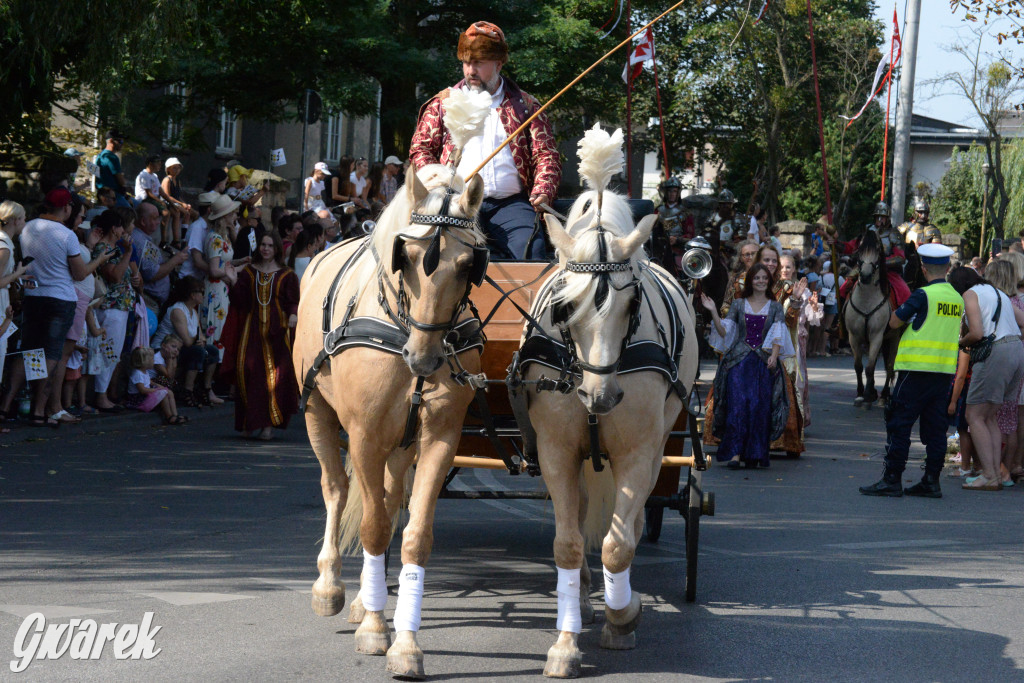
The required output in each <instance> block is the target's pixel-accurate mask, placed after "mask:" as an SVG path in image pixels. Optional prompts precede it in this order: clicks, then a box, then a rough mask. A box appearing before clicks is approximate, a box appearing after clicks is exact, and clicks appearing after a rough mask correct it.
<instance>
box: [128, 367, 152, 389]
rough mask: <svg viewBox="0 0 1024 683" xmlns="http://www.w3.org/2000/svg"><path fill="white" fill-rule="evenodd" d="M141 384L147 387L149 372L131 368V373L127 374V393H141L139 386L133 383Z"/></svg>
mask: <svg viewBox="0 0 1024 683" xmlns="http://www.w3.org/2000/svg"><path fill="white" fill-rule="evenodd" d="M137 384H141V385H142V386H144V387H146V388H147V389H149V373H148V372H146V371H145V370H139V369H137V368H132V371H131V374H130V375H128V393H129V394H138V393H141V392H140V391H139V388H138V387H137V386H135V385H137Z"/></svg>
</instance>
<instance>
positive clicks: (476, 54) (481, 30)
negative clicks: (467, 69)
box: [458, 21, 508, 64]
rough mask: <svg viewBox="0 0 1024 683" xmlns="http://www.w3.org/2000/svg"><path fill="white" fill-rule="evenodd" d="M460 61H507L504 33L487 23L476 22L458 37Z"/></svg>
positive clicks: (506, 45) (506, 44)
mask: <svg viewBox="0 0 1024 683" xmlns="http://www.w3.org/2000/svg"><path fill="white" fill-rule="evenodd" d="M458 57H459V60H460V61H463V62H472V61H495V62H501V63H502V64H504V63H505V62H507V61H508V43H506V42H505V33H504V32H503V31H502V30H501V29H500V28H498V27H497V26H495V25H494V24H492V23H490V22H487V21H478V22H476V23H475V24H473V25H472V26H470V27H469V28H467V29H466V32H465V33H463V34H462V35H461V36H459V50H458Z"/></svg>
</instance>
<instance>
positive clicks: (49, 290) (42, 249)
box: [21, 218, 82, 302]
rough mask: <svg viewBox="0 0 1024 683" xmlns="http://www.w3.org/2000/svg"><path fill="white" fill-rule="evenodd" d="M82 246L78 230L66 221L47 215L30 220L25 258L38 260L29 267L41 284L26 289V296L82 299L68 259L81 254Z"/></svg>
mask: <svg viewBox="0 0 1024 683" xmlns="http://www.w3.org/2000/svg"><path fill="white" fill-rule="evenodd" d="M81 253H82V247H81V246H80V245H79V244H78V238H77V237H76V236H75V233H74V231H72V230H68V229H67V226H65V225H64V224H63V223H57V222H56V221H51V220H48V219H45V218H37V219H35V220H32V221H29V222H28V224H26V225H25V229H24V230H22V231H21V254H22V258H25V257H28V256H31V257H32V258H33V259H35V260H34V261H33V262H32V263H31V264H30V265H29V267H28V275H31V276H32V277H34V278H35V279H36V282H37V283H38V285H39V286H38V287H36V288H35V289H26V290H25V296H48V297H51V298H53V299H61V300H62V301H75V302H77V301H78V292H76V291H75V285H74V281H73V280H72V279H71V269H70V267H69V266H68V259H69V258H71V257H72V256H80V255H81Z"/></svg>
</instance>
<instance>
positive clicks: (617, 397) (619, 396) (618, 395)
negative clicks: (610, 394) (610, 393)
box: [615, 389, 625, 405]
mask: <svg viewBox="0 0 1024 683" xmlns="http://www.w3.org/2000/svg"><path fill="white" fill-rule="evenodd" d="M623 396H625V392H623V391H622V389H619V391H618V393H616V394H615V405H619V403H621V402H622V397H623Z"/></svg>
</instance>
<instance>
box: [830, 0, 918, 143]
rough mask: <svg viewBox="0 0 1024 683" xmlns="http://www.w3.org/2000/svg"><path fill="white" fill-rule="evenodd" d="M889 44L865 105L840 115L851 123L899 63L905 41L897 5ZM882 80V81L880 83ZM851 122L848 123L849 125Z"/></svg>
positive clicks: (875, 95)
mask: <svg viewBox="0 0 1024 683" xmlns="http://www.w3.org/2000/svg"><path fill="white" fill-rule="evenodd" d="M888 44H889V51H888V52H882V58H881V59H880V60H878V66H877V67H875V80H874V82H872V84H871V92H870V93H868V99H867V101H866V102H865V103H864V106H863V107H861V108H860V111H859V112H857V113H856V114H855V115H854V116H840V117H839V118H841V119H846V120H847V121H849V122H850V123H853V122H854V121H856V120H857V119H859V118H860V116H861V114H863V113H864V112H865V111H866V110H867V108H868V105H869V104H871V102H872V101H873V100H874V99H875V97H877V96H878V93H880V92H881V91H882V88H883V87H884V86H885V84H886V83H888V82H889V81H890V80H891V78H892V70H893V69H894V68H895V67H896V65H897V64H898V63H899V61H900V54H901V53H902V52H903V43H902V41H901V40H900V24H899V21H898V20H897V19H896V8H895V7H894V8H893V10H892V28H891V29H890V30H889V41H888ZM883 74H884V76H885V78H884V80H883V78H882V77H883ZM880 81H881V83H879V82H880ZM850 123H847V124H846V125H847V126H849V125H850Z"/></svg>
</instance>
